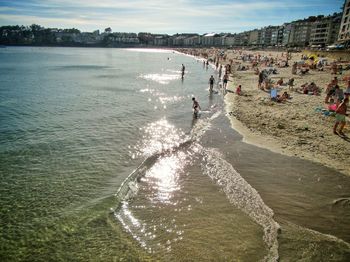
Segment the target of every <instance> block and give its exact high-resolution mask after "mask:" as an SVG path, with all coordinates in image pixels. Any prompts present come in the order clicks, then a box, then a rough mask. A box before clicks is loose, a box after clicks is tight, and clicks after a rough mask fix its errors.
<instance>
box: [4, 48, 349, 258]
mask: <svg viewBox="0 0 350 262" xmlns="http://www.w3.org/2000/svg"><path fill="white" fill-rule="evenodd" d="M182 63H184V64H185V66H186V74H185V78H184V79H183V80H182V79H181V77H180V71H179V70H180V68H181V64H182ZM0 72H1V75H0V76H1V81H0V145H1V147H0V161H1V166H0V175H1V180H0V181H1V182H0V183H1V187H0V196H1V197H0V211H1V212H0V215H1V219H0V223H1V229H2V230H1V232H0V245H1V249H0V250H1V251H0V258H1V261H21V260H25V261H33V260H35V261H47V258H48V257H49V258H50V259H51V260H54V261H61V260H62V261H67V260H69V261H72V260H76V261H86V260H101V261H106V260H107V261H108V260H119V259H125V260H127V261H130V260H146V259H151V260H152V259H155V260H156V259H160V260H165V261H184V260H186V261H188V260H195V261H213V260H220V261H221V260H222V261H232V260H238V261H258V260H263V259H265V260H275V259H277V257H280V259H281V260H282V261H294V260H293V259H294V258H296V257H297V258H299V259H305V260H307V261H310V260H313V261H318V260H321V259H326V260H335V261H346V260H347V259H348V258H349V254H350V248H349V244H348V243H346V242H344V241H347V242H349V241H350V239H349V235H350V231H349V230H350V225H349V221H350V219H349V218H350V217H349V216H350V209H349V197H350V195H349V192H350V190H349V189H350V179H349V178H348V177H345V176H343V175H341V174H339V173H337V172H335V171H334V170H331V169H328V168H325V167H322V166H320V165H317V164H314V163H311V162H308V161H303V160H299V159H296V158H290V157H285V156H282V155H278V154H274V153H271V152H269V151H267V150H264V149H260V148H257V147H254V146H251V145H247V144H244V143H242V142H241V137H240V135H238V133H236V132H235V131H234V130H232V129H231V127H230V125H229V122H228V119H227V118H226V116H225V112H224V110H223V100H222V93H221V92H218V93H217V94H212V95H208V93H207V90H206V89H207V85H208V79H209V76H210V74H214V75H215V73H214V72H213V70H212V68H208V69H205V68H203V66H202V63H201V62H197V61H196V60H194V59H193V58H191V57H186V56H183V55H180V54H176V53H173V52H171V51H164V50H143V49H141V50H137V49H133V50H125V49H123V50H119V49H98V48H96V49H84V48H30V47H29V48H28V47H27V48H18V47H14V48H12V47H9V48H5V49H2V50H0ZM193 94H194V95H195V96H196V97H197V98H198V99H199V102H200V104H201V106H202V114H201V116H200V118H199V119H194V118H193V117H192V114H191V97H192V95H193ZM133 170H135V172H134V173H132V171H133ZM129 174H131V175H130V176H129ZM128 176H129V178H128V179H126V178H127V177H128ZM125 179H126V180H125ZM123 181H124V184H123V186H122V187H121V188H120V186H121V184H122V183H123ZM118 189H119V193H117V192H118ZM279 228H280V229H279ZM326 234H329V235H326ZM327 258H328V259H327Z"/></svg>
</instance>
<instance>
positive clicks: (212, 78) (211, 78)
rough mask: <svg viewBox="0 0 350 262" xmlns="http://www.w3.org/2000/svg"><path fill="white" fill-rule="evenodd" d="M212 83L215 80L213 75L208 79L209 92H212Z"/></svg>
mask: <svg viewBox="0 0 350 262" xmlns="http://www.w3.org/2000/svg"><path fill="white" fill-rule="evenodd" d="M214 83H215V79H214V77H213V75H211V77H210V78H209V90H210V92H213V88H214Z"/></svg>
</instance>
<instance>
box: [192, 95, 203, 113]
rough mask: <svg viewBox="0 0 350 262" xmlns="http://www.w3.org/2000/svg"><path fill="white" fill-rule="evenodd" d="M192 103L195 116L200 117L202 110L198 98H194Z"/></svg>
mask: <svg viewBox="0 0 350 262" xmlns="http://www.w3.org/2000/svg"><path fill="white" fill-rule="evenodd" d="M192 102H193V105H192V108H193V114H194V115H195V116H196V117H198V113H199V110H201V107H200V105H199V103H198V101H197V100H196V98H194V97H192Z"/></svg>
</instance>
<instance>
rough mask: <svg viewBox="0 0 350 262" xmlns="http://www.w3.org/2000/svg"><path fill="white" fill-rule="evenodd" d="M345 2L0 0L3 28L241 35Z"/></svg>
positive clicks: (338, 8) (326, 12)
mask: <svg viewBox="0 0 350 262" xmlns="http://www.w3.org/2000/svg"><path fill="white" fill-rule="evenodd" d="M343 4H344V0H243V1H242V0H0V26H3V25H25V26H26V25H31V24H39V25H41V26H44V27H49V28H77V29H79V30H81V31H86V32H91V31H94V30H97V29H99V30H101V31H103V30H104V29H105V28H107V27H111V29H112V31H113V32H135V33H138V32H150V33H167V34H176V33H200V34H204V33H210V32H215V33H220V32H230V33H238V32H242V31H246V30H251V29H255V28H261V27H264V26H268V25H281V24H283V23H285V22H291V21H293V20H298V19H302V18H305V17H308V16H311V15H329V14H333V13H334V12H340V11H341V8H342V6H343Z"/></svg>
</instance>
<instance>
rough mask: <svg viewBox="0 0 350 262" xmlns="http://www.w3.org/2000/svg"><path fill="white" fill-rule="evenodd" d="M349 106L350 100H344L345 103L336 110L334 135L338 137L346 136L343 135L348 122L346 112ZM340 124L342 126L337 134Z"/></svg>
mask: <svg viewBox="0 0 350 262" xmlns="http://www.w3.org/2000/svg"><path fill="white" fill-rule="evenodd" d="M348 104H349V98H348V97H347V98H345V99H344V100H343V102H341V104H340V105H339V106H338V108H337V110H335V112H336V115H335V119H336V122H335V124H334V127H333V133H334V134H336V135H337V134H339V135H342V136H345V134H344V133H343V128H344V126H345V121H346V120H345V116H346V110H347V108H348ZM339 124H340V128H339V131H338V132H337V128H338V125H339Z"/></svg>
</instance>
